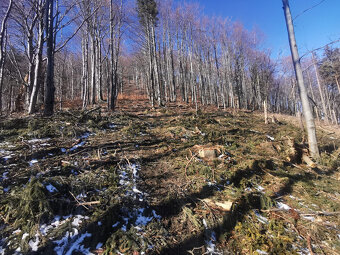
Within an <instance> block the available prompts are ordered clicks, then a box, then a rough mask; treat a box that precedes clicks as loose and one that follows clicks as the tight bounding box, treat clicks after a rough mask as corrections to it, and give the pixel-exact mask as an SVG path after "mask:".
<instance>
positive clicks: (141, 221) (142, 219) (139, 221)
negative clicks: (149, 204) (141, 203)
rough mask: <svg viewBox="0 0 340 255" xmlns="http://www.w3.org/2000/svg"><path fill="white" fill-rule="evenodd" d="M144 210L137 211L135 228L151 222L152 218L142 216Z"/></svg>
mask: <svg viewBox="0 0 340 255" xmlns="http://www.w3.org/2000/svg"><path fill="white" fill-rule="evenodd" d="M144 210H145V209H144V208H140V209H138V213H137V219H136V225H137V226H139V225H142V226H146V225H147V224H149V223H150V222H151V221H152V220H153V217H146V216H143V213H144Z"/></svg>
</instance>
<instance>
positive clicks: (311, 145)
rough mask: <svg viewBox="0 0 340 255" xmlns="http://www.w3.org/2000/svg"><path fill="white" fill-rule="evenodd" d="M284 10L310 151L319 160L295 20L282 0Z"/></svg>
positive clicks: (287, 4)
mask: <svg viewBox="0 0 340 255" xmlns="http://www.w3.org/2000/svg"><path fill="white" fill-rule="evenodd" d="M282 3H283V9H284V14H285V19H286V24H287V30H288V36H289V44H290V49H291V53H292V60H293V63H294V69H295V75H296V80H297V83H298V86H299V89H300V98H301V102H302V108H303V114H304V117H305V120H306V126H307V134H308V143H309V151H310V154H311V156H312V157H313V158H319V149H318V143H317V139H316V128H315V123H314V118H313V114H312V110H311V107H310V104H309V101H308V96H307V90H306V87H305V84H304V81H303V75H302V69H301V64H300V57H299V53H298V49H297V45H296V40H295V32H294V26H293V20H292V16H291V12H290V8H289V2H288V0H282Z"/></svg>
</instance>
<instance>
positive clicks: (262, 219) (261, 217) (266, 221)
mask: <svg viewBox="0 0 340 255" xmlns="http://www.w3.org/2000/svg"><path fill="white" fill-rule="evenodd" d="M254 213H255V215H256V217H257V219H258V220H259V222H261V223H263V224H268V219H267V218H266V217H264V216H262V215H261V214H260V213H259V212H258V211H257V210H254Z"/></svg>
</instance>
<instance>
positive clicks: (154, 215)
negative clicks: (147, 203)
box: [152, 210, 162, 220]
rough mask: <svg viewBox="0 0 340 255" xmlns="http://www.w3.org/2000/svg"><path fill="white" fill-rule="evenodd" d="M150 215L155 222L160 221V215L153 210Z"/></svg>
mask: <svg viewBox="0 0 340 255" xmlns="http://www.w3.org/2000/svg"><path fill="white" fill-rule="evenodd" d="M152 215H153V217H155V219H157V220H160V219H162V217H161V216H160V215H158V214H157V213H156V211H155V210H152Z"/></svg>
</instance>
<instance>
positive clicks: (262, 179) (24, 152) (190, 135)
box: [0, 107, 340, 255]
mask: <svg viewBox="0 0 340 255" xmlns="http://www.w3.org/2000/svg"><path fill="white" fill-rule="evenodd" d="M330 133H332V132H328V131H327V130H325V129H318V138H319V142H320V151H321V152H322V157H321V161H320V163H319V164H317V165H313V164H310V162H309V165H308V164H306V163H305V161H304V160H303V158H304V157H305V156H306V155H305V150H306V145H305V144H304V143H305V137H304V136H303V132H302V131H301V129H300V128H298V127H296V126H294V125H292V124H290V123H288V122H285V121H280V122H277V123H270V124H268V125H265V124H264V121H263V117H262V116H261V115H259V114H256V113H247V112H234V113H230V112H227V111H221V110H216V109H214V110H212V109H210V110H209V109H205V110H204V112H203V111H199V112H197V113H196V112H195V111H193V110H191V109H189V108H184V107H182V108H181V107H176V108H175V107H174V108H171V107H170V108H167V109H158V110H145V111H140V112H133V113H132V112H128V111H125V112H123V111H121V112H117V113H115V114H108V113H106V112H101V111H100V109H99V110H93V111H85V112H76V111H69V112H61V113H58V114H56V115H55V116H53V117H49V118H40V117H32V116H31V117H25V118H15V119H7V120H2V121H1V124H0V143H1V145H0V161H1V162H0V254H26V253H31V254H35V253H37V254H135V255H137V254H313V253H315V254H337V252H338V251H339V250H340V231H339V218H340V217H339V212H340V201H339V199H340V195H339V193H340V191H339V187H340V175H339V167H340V163H339V162H340V161H339V154H340V150H339V145H340V140H339V139H340V137H339V136H338V135H337V134H336V133H332V134H330Z"/></svg>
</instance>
